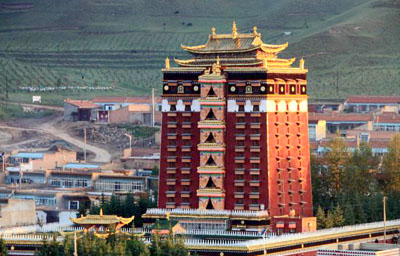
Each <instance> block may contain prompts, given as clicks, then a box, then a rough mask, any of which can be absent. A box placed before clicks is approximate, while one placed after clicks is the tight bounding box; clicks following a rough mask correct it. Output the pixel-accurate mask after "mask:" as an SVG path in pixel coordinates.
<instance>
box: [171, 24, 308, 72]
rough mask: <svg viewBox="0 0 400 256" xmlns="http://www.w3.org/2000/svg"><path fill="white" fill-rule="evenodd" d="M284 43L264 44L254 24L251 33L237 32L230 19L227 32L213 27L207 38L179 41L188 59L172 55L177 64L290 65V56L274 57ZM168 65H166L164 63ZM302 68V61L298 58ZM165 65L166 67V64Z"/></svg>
mask: <svg viewBox="0 0 400 256" xmlns="http://www.w3.org/2000/svg"><path fill="white" fill-rule="evenodd" d="M287 46H288V43H285V44H280V45H271V44H265V43H264V42H263V41H262V40H261V34H260V33H258V32H257V27H254V28H253V33H247V34H245V33H243V34H242V33H238V31H237V27H236V23H235V22H234V23H233V27H232V33H231V34H216V30H215V28H214V27H213V28H212V29H211V34H210V35H209V36H208V41H207V42H206V43H205V44H202V45H197V46H185V45H181V48H182V49H184V50H185V51H187V52H189V53H190V54H192V55H193V57H192V58H191V59H187V60H181V59H176V58H175V59H174V60H175V62H176V63H177V64H178V65H179V66H180V67H210V66H211V65H212V64H214V63H216V62H217V61H219V63H220V65H221V66H222V67H241V68H254V67H257V68H264V70H265V69H266V68H267V66H268V68H291V65H292V64H293V63H294V62H295V60H296V59H295V58H292V59H280V58H278V54H279V52H281V51H283V50H284V49H286V47H287ZM168 66H169V65H168ZM300 68H301V69H302V70H304V61H300ZM167 69H168V67H167Z"/></svg>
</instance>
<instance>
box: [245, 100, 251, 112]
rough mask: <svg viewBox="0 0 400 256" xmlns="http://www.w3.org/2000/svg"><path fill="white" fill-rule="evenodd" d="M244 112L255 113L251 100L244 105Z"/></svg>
mask: <svg viewBox="0 0 400 256" xmlns="http://www.w3.org/2000/svg"><path fill="white" fill-rule="evenodd" d="M244 112H253V105H252V104H251V100H246V105H244Z"/></svg>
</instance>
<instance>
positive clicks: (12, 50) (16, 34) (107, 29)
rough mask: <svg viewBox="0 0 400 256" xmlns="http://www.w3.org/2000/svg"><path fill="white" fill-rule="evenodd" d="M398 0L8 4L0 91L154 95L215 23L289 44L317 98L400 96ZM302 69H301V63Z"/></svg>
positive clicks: (1, 1)
mask: <svg viewBox="0 0 400 256" xmlns="http://www.w3.org/2000/svg"><path fill="white" fill-rule="evenodd" d="M399 2H400V1H397V0H281V1H273V0H266V1H264V0H249V1H236V0H235V1H228V0H220V1H217V0H205V1H194V0H187V1H162V0H146V1H145V0H132V1H130V0H115V1H112V2H111V1H108V0H94V1H92V0H69V1H61V2H57V3H55V2H53V1H47V0H37V1H34V2H32V3H28V2H22V1H20V0H7V1H6V0H0V86H1V87H2V88H5V85H6V83H7V86H8V88H9V89H11V90H10V93H9V96H10V98H11V99H12V100H17V101H30V100H31V96H32V94H31V93H27V92H22V91H20V90H18V87H19V86H60V85H70V86H74V85H75V86H91V85H94V84H96V85H111V86H113V87H114V89H113V90H112V91H90V90H66V91H62V92H57V93H50V92H42V93H35V95H36V94H40V95H42V96H43V97H42V98H43V100H44V102H46V103H48V104H60V103H61V102H62V100H63V99H64V98H65V97H73V98H90V97H93V96H95V95H104V94H113V95H127V94H147V93H149V92H150V89H151V88H159V87H160V81H161V74H160V71H159V70H160V68H162V66H163V65H164V59H165V58H166V57H167V56H168V57H170V58H173V57H178V58H185V57H187V55H186V53H184V52H183V51H182V50H180V48H179V46H180V44H185V45H197V44H201V43H204V40H205V39H206V38H207V35H208V32H209V30H210V27H211V26H216V27H217V33H229V32H230V30H231V24H232V21H233V20H236V22H237V24H238V26H239V32H247V31H251V29H252V26H253V25H256V26H258V28H259V31H260V32H261V33H262V34H263V40H264V41H265V42H267V43H283V42H286V41H288V42H289V48H288V50H286V52H284V53H283V57H297V58H301V57H304V58H305V59H306V66H307V67H308V68H309V69H310V73H309V86H310V90H309V92H310V93H311V97H312V98H344V97H346V96H347V95H348V94H398V93H400V87H399V86H398V85H399V81H400V42H399V41H400V39H399V37H398V35H399V34H400V27H399V26H398V24H400V4H399ZM295 65H296V64H295Z"/></svg>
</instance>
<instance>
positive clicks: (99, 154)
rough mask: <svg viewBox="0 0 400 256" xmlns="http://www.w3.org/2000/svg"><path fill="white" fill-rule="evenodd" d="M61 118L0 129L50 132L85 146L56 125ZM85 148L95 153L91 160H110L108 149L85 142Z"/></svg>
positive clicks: (76, 144) (4, 126)
mask: <svg viewBox="0 0 400 256" xmlns="http://www.w3.org/2000/svg"><path fill="white" fill-rule="evenodd" d="M61 119H62V117H58V118H55V119H54V120H52V121H51V122H47V123H43V124H41V125H40V126H39V127H38V128H22V127H13V126H7V125H0V128H1V129H14V130H23V131H35V132H40V133H46V134H50V135H52V136H54V137H57V138H60V139H62V140H65V141H66V142H68V143H70V144H73V145H75V146H76V147H78V148H82V149H83V148H84V147H85V144H84V143H83V141H81V140H79V139H75V138H73V137H72V136H70V135H69V134H68V133H67V132H66V131H65V130H63V129H62V128H60V127H57V123H58V122H59V121H60V120H61ZM4 146H6V147H7V146H11V145H4ZM86 150H87V151H90V152H92V153H94V154H95V158H94V159H91V161H92V162H99V163H108V162H110V161H111V155H110V153H108V151H106V150H104V149H102V148H99V147H97V146H92V145H89V144H86Z"/></svg>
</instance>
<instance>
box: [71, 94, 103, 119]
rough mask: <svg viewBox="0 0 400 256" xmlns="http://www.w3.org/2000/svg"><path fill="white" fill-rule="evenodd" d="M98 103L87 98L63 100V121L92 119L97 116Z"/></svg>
mask: <svg viewBox="0 0 400 256" xmlns="http://www.w3.org/2000/svg"><path fill="white" fill-rule="evenodd" d="M99 108H100V106H99V105H96V104H94V103H93V102H91V101H88V100H72V99H66V100H65V101H64V120H65V121H93V120H96V118H97V110H98V109H99Z"/></svg>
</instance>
